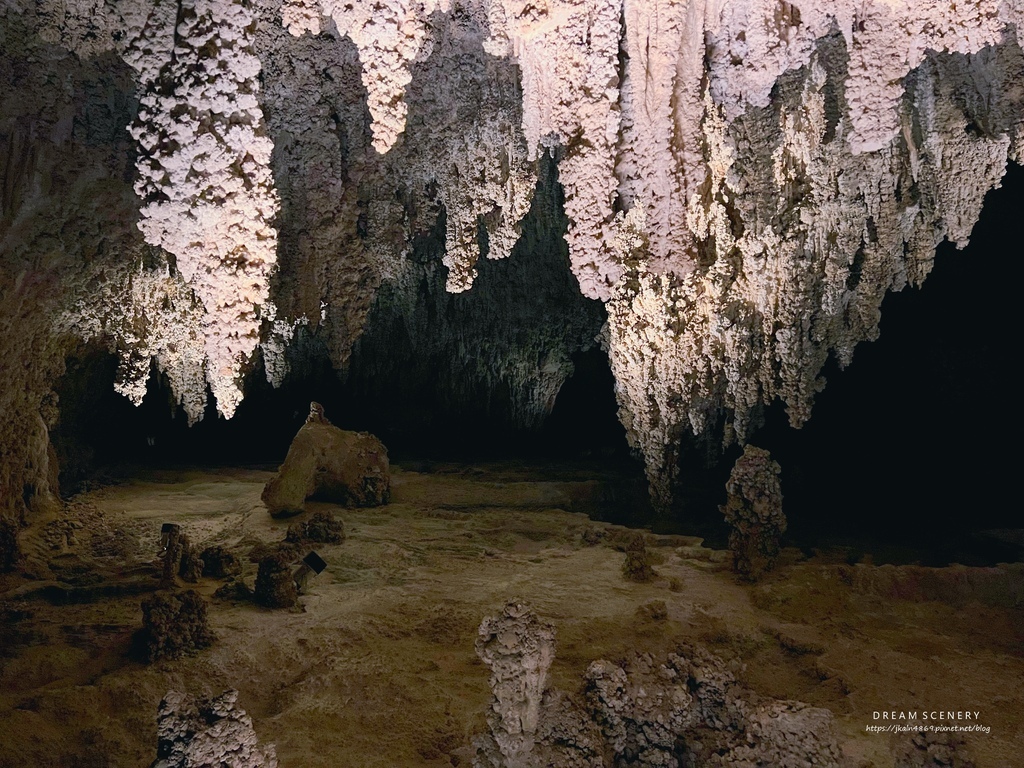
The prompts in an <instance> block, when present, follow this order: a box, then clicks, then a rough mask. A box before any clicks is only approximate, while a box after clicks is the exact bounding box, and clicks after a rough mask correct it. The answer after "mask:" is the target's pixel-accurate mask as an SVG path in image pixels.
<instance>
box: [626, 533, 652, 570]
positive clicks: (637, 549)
mask: <svg viewBox="0 0 1024 768" xmlns="http://www.w3.org/2000/svg"><path fill="white" fill-rule="evenodd" d="M622 575H623V576H625V577H626V578H627V579H629V580H630V581H641V582H643V581H650V580H651V579H653V578H654V577H655V573H654V568H653V567H651V556H650V553H649V552H648V551H647V537H646V536H644V535H643V534H642V533H637V534H636V535H634V536H633V538H632V539H630V540H629V544H627V545H626V559H625V560H624V561H623V562H622Z"/></svg>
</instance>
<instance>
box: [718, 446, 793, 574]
mask: <svg viewBox="0 0 1024 768" xmlns="http://www.w3.org/2000/svg"><path fill="white" fill-rule="evenodd" d="M781 472H782V468H781V467H779V464H778V462H777V461H774V460H773V459H772V456H771V454H770V453H768V451H766V450H764V449H763V448H758V447H757V446H756V445H748V446H746V447H745V448H744V449H743V455H742V456H740V457H739V458H738V459H736V464H735V465H733V468H732V472H731V473H730V475H729V482H727V483H726V484H725V490H726V493H727V496H726V501H725V506H724V507H721V510H722V514H723V515H725V522H727V523H728V524H729V525H730V526H732V530H731V531H729V549H730V550H732V565H733V568H734V569H735V571H736V572H737V573H739V574H741V575H743V576H746V577H748V578H752V579H756V578H758V577H759V576H761V575H762V574H763V573H765V572H766V571H770V570H771V569H772V568H774V567H775V561H776V559H777V558H778V556H779V546H780V540H781V537H782V534H783V533H785V531H786V516H785V514H783V512H782V487H781V485H780V484H779V475H780V474H781Z"/></svg>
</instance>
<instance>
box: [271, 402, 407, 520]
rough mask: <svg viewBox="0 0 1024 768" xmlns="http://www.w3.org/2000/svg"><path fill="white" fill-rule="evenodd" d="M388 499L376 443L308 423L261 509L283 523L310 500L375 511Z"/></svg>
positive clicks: (382, 455)
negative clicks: (371, 508) (375, 507)
mask: <svg viewBox="0 0 1024 768" xmlns="http://www.w3.org/2000/svg"><path fill="white" fill-rule="evenodd" d="M390 494H391V469H390V465H389V464H388V450H387V448H385V447H384V444H383V443H381V441H380V440H378V439H377V438H376V437H374V436H373V435H371V434H370V433H369V432H346V431H345V430H343V429H338V428H337V427H335V426H334V425H332V424H326V423H319V422H307V423H306V424H305V425H303V427H302V429H300V430H299V433H298V434H297V435H295V439H294V440H292V445H291V448H289V449H288V455H287V456H286V457H285V460H284V464H282V465H281V468H280V469H279V470H278V471H277V475H276V476H275V477H274V478H273V479H272V480H271V481H270V482H269V483H267V485H266V487H265V488H264V489H263V503H264V504H266V505H267V509H268V510H269V511H270V514H271V515H273V516H274V517H285V516H289V515H296V514H298V513H300V512H302V511H303V510H304V509H305V503H306V499H309V498H316V499H320V500H323V501H334V502H337V503H339V504H345V505H347V506H353V507H374V506H378V505H380V504H387V502H388V498H389V497H390Z"/></svg>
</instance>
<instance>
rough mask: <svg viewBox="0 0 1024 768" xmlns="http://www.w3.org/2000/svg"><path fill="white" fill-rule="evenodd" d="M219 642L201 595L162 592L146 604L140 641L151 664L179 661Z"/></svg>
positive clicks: (145, 602)
mask: <svg viewBox="0 0 1024 768" xmlns="http://www.w3.org/2000/svg"><path fill="white" fill-rule="evenodd" d="M215 639H216V636H215V635H214V634H213V631H212V630H211V629H210V626H209V624H208V623H207V619H206V602H205V601H204V600H203V598H202V597H201V596H200V595H199V594H198V593H197V592H194V591H193V590H191V589H189V590H186V591H184V592H160V593H158V594H156V595H154V596H153V597H151V598H148V599H146V600H144V601H143V603H142V632H141V634H140V637H139V640H140V645H141V648H142V652H143V655H144V656H145V657H146V660H147V661H150V662H153V661H158V660H160V659H177V658H180V657H182V656H184V655H185V654H188V653H194V652H195V651H198V650H201V649H203V648H206V647H207V646H209V645H210V644H212V643H213V641H214V640H215Z"/></svg>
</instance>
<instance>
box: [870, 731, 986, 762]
mask: <svg viewBox="0 0 1024 768" xmlns="http://www.w3.org/2000/svg"><path fill="white" fill-rule="evenodd" d="M890 746H891V748H892V755H893V760H894V763H893V764H894V766H895V768H940V766H941V768H974V761H972V760H971V759H970V758H968V757H967V756H966V754H965V753H966V749H965V747H964V740H963V739H962V738H958V737H956V735H955V734H949V733H930V732H928V731H918V732H917V733H906V734H900V735H899V736H894V737H893V739H892V741H891V744H890Z"/></svg>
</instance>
